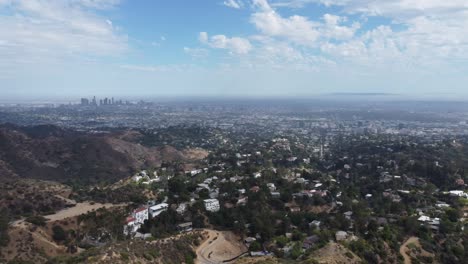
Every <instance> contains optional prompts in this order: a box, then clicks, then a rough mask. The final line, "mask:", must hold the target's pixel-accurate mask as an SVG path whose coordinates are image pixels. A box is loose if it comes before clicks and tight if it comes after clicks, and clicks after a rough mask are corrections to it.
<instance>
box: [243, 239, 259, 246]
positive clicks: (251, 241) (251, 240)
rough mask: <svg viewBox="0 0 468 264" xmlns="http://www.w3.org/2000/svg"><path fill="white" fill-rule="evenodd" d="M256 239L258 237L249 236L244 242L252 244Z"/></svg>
mask: <svg viewBox="0 0 468 264" xmlns="http://www.w3.org/2000/svg"><path fill="white" fill-rule="evenodd" d="M255 241H257V239H256V238H255V237H248V238H246V239H244V243H245V244H246V245H250V244H252V243H253V242H255Z"/></svg>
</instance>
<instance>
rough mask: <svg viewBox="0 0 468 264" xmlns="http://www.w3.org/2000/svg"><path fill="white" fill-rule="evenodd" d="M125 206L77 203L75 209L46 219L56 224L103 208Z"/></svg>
mask: <svg viewBox="0 0 468 264" xmlns="http://www.w3.org/2000/svg"><path fill="white" fill-rule="evenodd" d="M125 205H126V204H100V203H89V202H85V203H77V204H76V205H75V206H73V207H70V208H67V209H64V210H61V211H58V212H57V213H55V214H51V215H46V216H44V217H45V218H47V219H48V220H49V221H52V222H55V221H60V220H63V219H66V218H70V217H75V216H79V215H82V214H86V213H88V212H91V211H94V210H98V209H101V208H112V207H119V206H125Z"/></svg>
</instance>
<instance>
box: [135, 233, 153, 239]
mask: <svg viewBox="0 0 468 264" xmlns="http://www.w3.org/2000/svg"><path fill="white" fill-rule="evenodd" d="M151 237H152V236H151V234H150V233H147V234H143V233H140V232H136V234H135V237H134V238H135V239H141V240H146V239H149V238H151Z"/></svg>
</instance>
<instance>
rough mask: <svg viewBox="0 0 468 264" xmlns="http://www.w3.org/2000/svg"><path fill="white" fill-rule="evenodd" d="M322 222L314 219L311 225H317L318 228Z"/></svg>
mask: <svg viewBox="0 0 468 264" xmlns="http://www.w3.org/2000/svg"><path fill="white" fill-rule="evenodd" d="M321 224H322V222H320V221H318V220H314V221H312V222H310V223H309V227H313V226H315V227H316V228H317V229H319V228H320V225H321Z"/></svg>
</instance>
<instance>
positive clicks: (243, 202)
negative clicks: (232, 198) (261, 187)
mask: <svg viewBox="0 0 468 264" xmlns="http://www.w3.org/2000/svg"><path fill="white" fill-rule="evenodd" d="M248 201H249V197H248V196H246V197H241V198H239V200H237V205H246V204H247V202H248Z"/></svg>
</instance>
